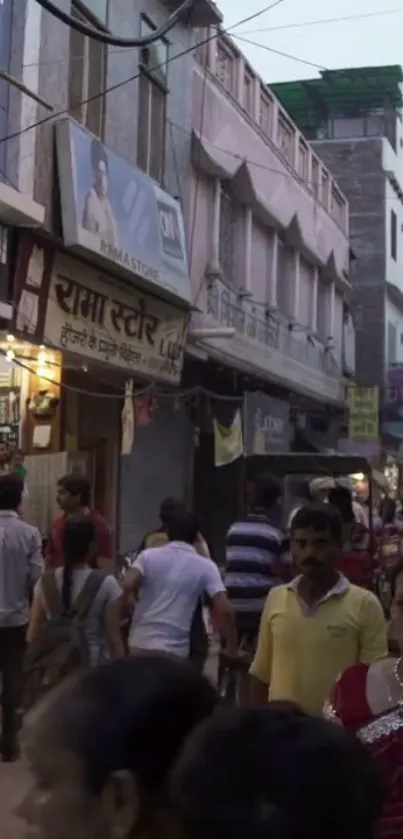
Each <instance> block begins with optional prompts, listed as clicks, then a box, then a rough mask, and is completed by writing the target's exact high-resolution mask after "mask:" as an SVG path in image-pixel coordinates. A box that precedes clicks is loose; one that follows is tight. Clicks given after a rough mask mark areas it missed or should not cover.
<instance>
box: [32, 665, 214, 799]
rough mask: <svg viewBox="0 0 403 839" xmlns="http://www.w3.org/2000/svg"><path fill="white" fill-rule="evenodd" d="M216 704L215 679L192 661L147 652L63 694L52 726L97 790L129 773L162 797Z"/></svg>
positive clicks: (93, 673)
mask: <svg viewBox="0 0 403 839" xmlns="http://www.w3.org/2000/svg"><path fill="white" fill-rule="evenodd" d="M216 702H217V694H216V691H215V690H214V688H213V686H212V685H211V684H210V682H209V681H208V679H206V678H205V677H204V676H201V675H199V674H198V673H197V672H196V670H194V669H193V668H192V667H191V666H190V665H188V664H187V663H186V662H181V661H178V660H176V659H174V658H171V657H170V656H168V655H163V654H158V653H144V654H143V655H139V656H133V657H131V658H126V659H120V660H116V661H113V662H109V663H107V664H103V665H101V666H99V667H95V668H93V669H92V670H90V671H89V672H87V673H86V674H85V675H84V676H82V677H81V678H80V679H79V681H77V682H76V683H74V684H72V685H70V686H69V687H68V688H67V689H65V691H64V693H62V694H59V695H58V697H57V701H54V702H53V704H52V705H51V707H50V709H49V710H48V714H47V722H46V723H44V725H45V724H46V726H47V725H48V724H49V722H50V724H51V725H52V724H53V726H54V728H55V731H56V736H57V738H58V739H59V740H60V741H61V743H62V745H66V746H67V748H68V749H69V751H73V753H75V754H76V755H77V756H78V758H79V759H80V761H81V762H82V766H83V770H84V783H85V785H86V787H87V789H88V791H89V792H90V793H92V794H94V795H99V794H100V793H101V792H102V789H103V788H104V786H105V783H106V782H107V780H108V778H109V777H110V775H111V774H112V773H113V772H118V771H127V772H130V773H132V774H133V775H136V777H137V780H138V784H139V787H140V789H141V791H142V792H144V793H145V795H146V796H150V795H151V796H152V797H153V798H158V797H161V796H164V795H165V785H166V781H167V776H168V773H169V771H170V769H171V767H172V764H173V762H174V760H175V758H176V757H177V755H178V752H179V750H180V748H181V746H182V744H183V741H184V740H185V738H186V736H187V735H188V734H189V733H190V731H191V730H192V729H193V728H194V726H195V725H197V724H198V723H199V722H200V721H201V720H203V719H204V718H205V717H207V716H208V715H209V714H211V712H212V711H213V710H214V707H215V705H216Z"/></svg>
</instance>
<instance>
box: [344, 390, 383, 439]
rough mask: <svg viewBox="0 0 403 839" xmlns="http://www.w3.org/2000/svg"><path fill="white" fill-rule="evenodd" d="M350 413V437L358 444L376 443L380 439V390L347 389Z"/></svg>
mask: <svg viewBox="0 0 403 839" xmlns="http://www.w3.org/2000/svg"><path fill="white" fill-rule="evenodd" d="M347 404H348V412H349V414H348V415H349V422H348V436H349V439H350V440H351V441H353V442H357V443H365V442H368V441H371V440H372V441H374V440H377V439H378V438H379V388H377V387H357V386H356V385H351V386H350V387H348V388H347Z"/></svg>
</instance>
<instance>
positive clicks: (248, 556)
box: [224, 514, 291, 633]
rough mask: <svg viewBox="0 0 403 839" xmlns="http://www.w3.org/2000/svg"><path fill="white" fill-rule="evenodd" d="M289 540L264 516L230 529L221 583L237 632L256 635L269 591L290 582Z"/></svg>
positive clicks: (241, 521) (255, 516)
mask: <svg viewBox="0 0 403 839" xmlns="http://www.w3.org/2000/svg"><path fill="white" fill-rule="evenodd" d="M290 567H291V557H290V554H289V540H288V539H287V538H286V536H285V535H284V533H283V531H282V530H280V529H279V527H278V526H277V525H275V524H274V523H273V522H271V521H270V519H269V518H268V517H267V516H265V515H258V514H253V515H249V516H247V517H246V518H245V519H243V520H240V521H237V522H235V523H234V524H233V525H231V527H230V529H229V531H228V533H227V540H226V567H225V577H224V582H225V586H226V589H227V593H228V597H229V599H230V601H231V603H232V606H233V608H234V610H235V613H236V617H237V624H238V631H239V632H241V633H242V632H245V633H254V632H257V631H258V628H259V622H260V616H261V614H262V611H263V607H264V604H265V602H266V598H267V595H268V593H269V591H270V590H271V589H272V588H273V587H274V586H277V585H280V584H282V583H284V582H287V581H288V579H289V578H290V570H291V569H290Z"/></svg>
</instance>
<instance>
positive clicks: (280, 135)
mask: <svg viewBox="0 0 403 839" xmlns="http://www.w3.org/2000/svg"><path fill="white" fill-rule="evenodd" d="M294 136H295V131H294V126H293V124H292V122H290V121H289V120H288V119H287V117H286V115H285V114H284V113H283V112H282V111H280V110H279V112H278V122H277V145H278V147H279V149H280V152H281V154H282V155H283V157H284V158H285V159H286V160H288V162H289V163H291V164H292V163H293V150H294Z"/></svg>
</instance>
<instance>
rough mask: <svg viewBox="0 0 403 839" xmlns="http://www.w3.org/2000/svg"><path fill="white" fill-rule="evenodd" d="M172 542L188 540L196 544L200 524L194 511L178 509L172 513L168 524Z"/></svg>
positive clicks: (169, 536) (189, 542) (169, 537)
mask: <svg viewBox="0 0 403 839" xmlns="http://www.w3.org/2000/svg"><path fill="white" fill-rule="evenodd" d="M167 532H168V539H169V541H170V542H187V543H188V544H189V545H194V543H195V542H196V539H197V535H198V532H199V526H198V522H197V519H196V517H195V516H194V515H193V513H189V512H188V511H187V510H185V509H178V510H176V511H175V513H173V514H172V516H171V518H170V521H169V523H168V526H167Z"/></svg>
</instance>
